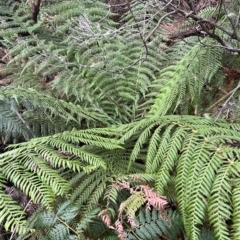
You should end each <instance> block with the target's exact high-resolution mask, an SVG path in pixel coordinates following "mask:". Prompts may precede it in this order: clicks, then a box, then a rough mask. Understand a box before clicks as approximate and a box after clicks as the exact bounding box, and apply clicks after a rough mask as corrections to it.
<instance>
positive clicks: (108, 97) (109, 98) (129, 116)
mask: <svg viewBox="0 0 240 240" xmlns="http://www.w3.org/2000/svg"><path fill="white" fill-rule="evenodd" d="M99 89H100V91H101V92H102V93H103V95H104V96H105V97H106V98H107V99H108V100H110V101H111V102H112V103H114V104H115V105H116V107H117V108H118V109H119V110H120V111H121V112H123V113H124V114H125V115H126V116H127V117H128V118H130V119H131V120H133V119H132V116H131V115H129V114H128V113H127V112H126V111H124V110H123V109H122V108H121V107H120V106H119V105H118V104H117V103H116V102H115V101H114V100H113V99H112V98H111V97H110V96H109V95H108V94H106V93H105V92H104V91H103V90H102V89H101V88H99Z"/></svg>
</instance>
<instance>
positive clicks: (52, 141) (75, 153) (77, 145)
mask: <svg viewBox="0 0 240 240" xmlns="http://www.w3.org/2000/svg"><path fill="white" fill-rule="evenodd" d="M120 143H121V142H119V141H118V140H114V139H112V140H111V139H110V138H108V137H104V136H102V134H99V135H97V134H96V133H95V134H91V133H88V132H87V130H85V131H82V132H78V131H71V132H64V133H62V134H58V135H53V136H50V137H44V138H39V139H32V140H31V141H29V142H26V143H21V144H17V145H15V146H14V149H12V150H10V151H8V152H6V153H4V154H2V155H1V159H0V167H1V183H2V185H3V184H7V182H8V181H10V182H12V183H13V184H14V185H15V186H16V187H17V188H19V189H20V190H22V191H23V192H24V193H25V194H26V195H28V196H29V197H30V198H31V199H32V200H33V201H34V202H36V203H41V204H42V205H43V206H46V207H49V206H50V204H51V203H52V202H53V201H54V198H55V196H57V195H62V196H66V194H68V193H69V191H70V189H71V183H70V182H69V181H68V180H66V179H65V178H64V171H63V172H62V171H60V170H59V169H63V170H65V171H66V170H71V172H72V173H74V172H76V173H78V172H82V171H83V172H88V173H90V172H91V171H93V170H95V169H99V168H100V169H106V167H107V166H106V162H105V161H104V159H102V158H101V156H97V155H95V154H92V153H90V152H88V151H86V150H84V148H82V147H81V145H84V144H89V145H92V146H96V147H102V148H106V149H118V148H121V147H120V145H119V144H120ZM95 188H96V185H95ZM99 194H101V193H99ZM73 198H74V197H73ZM1 199H2V200H1V201H2V205H1V206H2V208H1V210H0V213H1V214H0V215H1V216H2V218H1V221H2V220H3V219H5V218H6V217H7V219H5V220H6V223H5V227H6V228H7V229H11V230H12V231H14V229H15V228H16V231H18V232H22V231H23V229H24V224H25V220H24V221H23V219H22V216H23V214H24V213H23V212H22V211H20V210H19V208H18V207H17V205H16V204H14V205H12V207H11V208H9V205H7V204H10V202H11V203H12V202H13V201H12V200H11V199H10V198H9V197H8V196H5V197H4V193H3V192H1ZM92 200H94V197H92ZM83 201H84V200H83ZM94 201H95V200H94ZM6 214H7V215H6Z"/></svg>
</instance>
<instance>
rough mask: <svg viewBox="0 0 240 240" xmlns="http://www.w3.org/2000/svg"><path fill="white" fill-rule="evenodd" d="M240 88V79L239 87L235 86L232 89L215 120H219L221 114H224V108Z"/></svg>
mask: <svg viewBox="0 0 240 240" xmlns="http://www.w3.org/2000/svg"><path fill="white" fill-rule="evenodd" d="M239 88H240V81H239V82H238V85H237V87H235V88H234V89H233V90H232V91H231V95H230V97H229V98H228V99H227V100H226V101H225V102H224V104H223V105H222V107H221V109H220V111H219V113H218V115H217V117H216V118H215V122H216V121H217V120H218V118H219V117H220V115H221V114H222V111H223V109H224V108H225V107H226V106H227V104H228V102H229V101H230V100H231V98H232V97H233V95H234V94H235V93H236V91H237V90H238V89H239Z"/></svg>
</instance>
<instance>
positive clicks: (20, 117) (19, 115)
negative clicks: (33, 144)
mask: <svg viewBox="0 0 240 240" xmlns="http://www.w3.org/2000/svg"><path fill="white" fill-rule="evenodd" d="M11 109H12V110H13V111H14V112H15V113H16V114H17V116H18V118H19V119H20V120H21V121H22V123H23V124H24V125H25V126H26V128H27V129H28V130H29V131H30V132H31V133H32V135H33V137H34V138H36V137H37V136H36V135H35V133H34V132H33V130H32V129H31V127H30V126H29V124H28V123H27V122H26V121H25V120H24V118H23V117H22V116H21V114H20V113H19V112H18V111H17V110H16V109H15V108H14V107H11Z"/></svg>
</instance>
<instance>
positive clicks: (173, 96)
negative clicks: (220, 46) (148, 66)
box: [149, 45, 222, 117]
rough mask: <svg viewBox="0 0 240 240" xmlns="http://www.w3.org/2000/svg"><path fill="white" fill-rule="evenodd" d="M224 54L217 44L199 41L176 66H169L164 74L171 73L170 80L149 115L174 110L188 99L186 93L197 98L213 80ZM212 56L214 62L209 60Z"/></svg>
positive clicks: (192, 98) (191, 97)
mask: <svg viewBox="0 0 240 240" xmlns="http://www.w3.org/2000/svg"><path fill="white" fill-rule="evenodd" d="M221 57H222V55H221V54H219V51H218V50H216V49H215V48H211V47H207V48H206V47H204V48H203V47H201V46H199V45H196V46H194V47H192V49H191V50H190V51H189V52H188V53H187V54H186V55H185V56H184V57H183V58H182V59H181V60H180V61H179V62H178V63H177V64H176V65H175V68H172V67H168V68H165V69H164V70H163V72H162V75H161V76H160V77H161V78H166V77H167V78H169V79H170V80H169V81H167V82H166V84H165V86H164V88H163V89H162V90H161V91H160V94H159V95H158V97H157V98H156V101H155V103H154V105H153V106H152V108H151V110H150V112H149V117H157V116H162V115H165V114H166V113H167V112H168V111H169V110H171V111H172V112H174V111H175V110H176V109H177V107H178V106H179V105H180V104H182V103H184V101H186V93H188V96H189V98H190V100H191V102H192V103H193V104H194V103H195V102H197V100H196V99H198V97H199V96H200V93H201V90H202V88H203V86H204V83H205V82H206V81H208V82H209V81H210V80H211V79H212V78H213V76H214V74H216V72H217V71H218V69H219V67H220V66H221ZM208 58H209V62H211V63H210V64H209V63H208V60H207V61H206V59H208ZM213 59H214V60H213ZM165 76H166V77H165Z"/></svg>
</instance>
